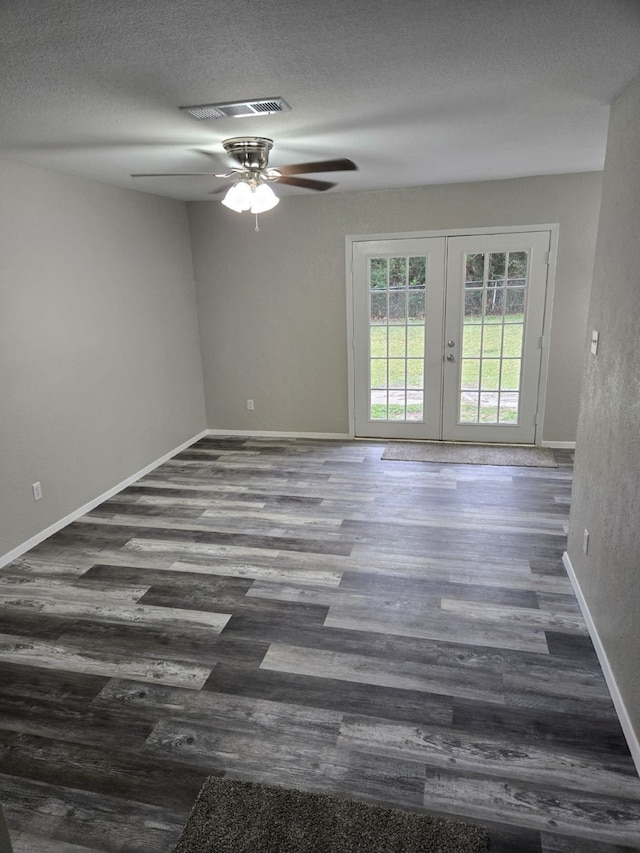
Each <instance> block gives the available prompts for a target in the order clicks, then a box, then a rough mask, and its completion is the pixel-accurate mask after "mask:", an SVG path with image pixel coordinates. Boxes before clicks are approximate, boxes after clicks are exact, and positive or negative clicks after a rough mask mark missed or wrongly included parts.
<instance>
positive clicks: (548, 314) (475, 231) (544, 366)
mask: <svg viewBox="0 0 640 853" xmlns="http://www.w3.org/2000/svg"><path fill="white" fill-rule="evenodd" d="M559 228H560V226H559V225H558V223H548V224H537V225H504V226H502V225H500V226H497V225H496V226H486V227H482V228H448V229H439V230H435V231H401V232H385V233H381V234H380V233H378V234H348V235H346V236H345V281H346V299H347V305H346V309H347V310H346V320H347V392H348V406H349V437H350V438H352V439H353V438H355V434H356V433H355V359H354V344H355V342H354V325H353V324H354V311H353V298H354V278H353V247H354V244H355V243H359V242H363V241H373V240H404V239H413V238H418V239H421V238H429V237H466V236H476V235H482V234H517V233H523V232H531V231H547V232H550V235H551V240H550V251H549V264H548V271H547V290H546V300H545V310H544V322H543V331H542V338H543V346H542V358H541V363H540V382H539V387H538V422H537V425H536V435H535V444H536V445H538V446H542V441H543V438H542V431H543V425H544V414H545V401H546V393H547V379H548V375H549V341H550V333H551V319H552V311H553V298H554V291H555V273H556V259H557V249H558V236H559Z"/></svg>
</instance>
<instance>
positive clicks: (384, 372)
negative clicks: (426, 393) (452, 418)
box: [370, 313, 524, 423]
mask: <svg viewBox="0 0 640 853" xmlns="http://www.w3.org/2000/svg"><path fill="white" fill-rule="evenodd" d="M465 319H472V322H465V324H464V327H463V340H462V366H461V389H462V392H463V393H462V399H461V412H460V420H461V421H462V422H467V423H469V422H471V423H474V422H477V421H478V420H479V421H480V422H488V423H496V422H498V420H499V421H500V422H501V423H504V422H507V423H508V422H514V421H516V420H517V403H518V391H519V388H520V364H521V353H522V335H523V328H524V327H523V315H522V314H521V313H512V314H508V315H507V316H506V317H505V318H504V322H503V317H502V316H501V315H498V316H491V315H489V316H485V318H484V323H481V322H479V321H478V320H479V319H480V318H476V317H473V318H465ZM424 347H425V329H424V321H422V322H420V324H418V323H414V324H411V323H410V324H409V325H404V324H398V325H395V324H389V325H387V323H380V324H375V325H372V326H371V363H370V369H371V389H372V391H373V392H374V393H373V394H372V398H373V399H372V404H371V417H372V418H373V419H377V420H404V419H405V417H406V418H407V419H408V420H416V419H420V418H421V417H422V409H423V403H422V394H421V393H420V392H421V391H422V388H423V385H424V376H423V369H424V366H423V365H424ZM386 389H389V392H390V393H389V405H388V411H387V403H386V394H384V395H383V394H381V395H380V398H382V397H383V396H384V398H385V399H384V400H383V399H380V401H375V396H376V395H375V390H380V391H381V392H382V391H385V390H386ZM405 389H406V390H407V392H408V394H407V398H408V399H407V401H406V414H405V399H404V391H405ZM394 390H395V391H396V395H394V393H393V391H394ZM398 392H401V393H398ZM498 392H501V394H500V397H501V398H502V399H501V400H500V403H501V406H500V412H499V411H498V400H499V395H498ZM504 392H509V393H508V395H506V394H505V393H504ZM479 393H481V394H482V396H481V398H480V400H479V399H478V394H479ZM393 396H396V397H397V400H396V401H394V400H393ZM411 398H413V400H412V399H411ZM478 402H480V405H478Z"/></svg>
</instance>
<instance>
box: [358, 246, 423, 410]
mask: <svg viewBox="0 0 640 853" xmlns="http://www.w3.org/2000/svg"><path fill="white" fill-rule="evenodd" d="M426 274H427V258H426V256H424V255H422V256H413V255H411V256H409V255H407V256H399V255H394V256H389V257H383V256H380V257H371V258H369V299H370V319H369V326H370V328H369V344H370V350H369V419H370V420H388V421H409V420H412V421H423V420H424V354H425V304H426V303H425V299H426Z"/></svg>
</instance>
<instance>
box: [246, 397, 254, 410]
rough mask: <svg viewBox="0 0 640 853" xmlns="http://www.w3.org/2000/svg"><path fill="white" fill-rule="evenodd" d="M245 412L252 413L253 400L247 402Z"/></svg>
mask: <svg viewBox="0 0 640 853" xmlns="http://www.w3.org/2000/svg"><path fill="white" fill-rule="evenodd" d="M247 411H249V412H252V411H253V400H247Z"/></svg>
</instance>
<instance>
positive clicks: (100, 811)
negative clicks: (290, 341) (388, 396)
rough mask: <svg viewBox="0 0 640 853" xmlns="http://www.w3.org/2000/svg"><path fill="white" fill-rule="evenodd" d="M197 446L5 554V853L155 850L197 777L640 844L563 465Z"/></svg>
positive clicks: (173, 835) (584, 841) (510, 839)
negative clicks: (570, 556) (571, 570)
mask: <svg viewBox="0 0 640 853" xmlns="http://www.w3.org/2000/svg"><path fill="white" fill-rule="evenodd" d="M382 450H383V445H382V444H380V443H373V442H371V443H369V442H322V441H306V440H305V441H303V440H297V441H294V440H292V441H272V440H257V439H256V440H251V439H238V438H228V439H225V438H220V439H218V438H215V439H214V438H208V439H203V440H202V441H200V442H198V443H197V444H196V445H194V446H192V447H191V448H189V449H188V450H187V451H185V452H183V453H181V454H179V455H178V456H176V457H175V458H174V459H172V460H170V461H169V462H167V463H165V464H164V465H162V466H161V467H160V468H157V469H156V470H155V471H153V472H152V473H151V474H149V475H148V476H146V477H145V478H144V479H143V480H140V481H139V482H138V483H136V484H135V485H134V486H131V487H130V488H128V489H126V490H125V491H123V492H121V493H120V494H118V495H116V496H115V497H114V498H112V499H111V500H109V501H107V502H106V503H104V504H102V505H101V506H99V507H98V508H97V509H95V510H94V511H93V512H91V513H89V514H88V515H86V516H84V517H83V518H81V519H79V520H78V521H76V522H74V523H73V524H71V525H69V526H68V527H67V528H65V529H64V530H62V531H60V532H59V533H58V534H56V535H55V536H52V537H51V538H50V539H48V540H47V541H46V542H44V543H42V544H41V545H39V546H38V547H37V548H34V549H33V550H32V551H30V552H29V553H28V554H26V555H24V556H23V557H21V558H20V559H18V560H16V561H14V562H13V563H12V564H10V565H8V566H6V567H5V568H4V569H3V570H1V571H0V798H1V799H2V802H3V803H4V806H5V811H6V816H7V820H8V823H9V826H10V830H11V832H12V836H13V838H14V844H15V850H16V853H45V851H46V853H62V851H69V853H91V852H92V851H120V852H121V853H125V851H126V853H134V851H135V853H143V851H144V853H152V851H153V853H169V851H171V850H172V848H173V845H174V844H175V842H176V841H177V838H178V836H179V834H180V831H181V828H182V826H183V824H184V822H185V820H186V817H187V814H188V812H189V809H190V807H191V805H192V804H193V801H194V799H195V797H196V794H197V793H198V790H199V789H200V786H201V785H202V783H203V781H204V779H205V777H206V776H208V775H219V776H223V775H227V776H230V777H235V778H240V779H252V780H256V781H261V782H267V783H275V784H282V785H289V786H297V787H299V788H303V789H310V790H316V791H328V792H335V793H340V794H345V795H348V796H351V797H355V798H359V799H363V800H367V801H369V802H375V803H380V804H385V805H394V806H402V807H405V808H409V809H413V810H420V811H422V810H424V811H427V812H431V813H435V814H442V815H449V816H455V817H457V818H462V819H465V818H467V819H470V820H474V821H477V822H479V823H482V824H483V825H485V826H487V828H488V829H489V832H490V836H491V850H492V851H493V853H511V851H513V853H622V851H624V850H627V851H629V850H636V851H638V850H640V781H639V780H638V776H637V774H636V771H635V768H634V766H633V763H632V760H631V757H630V755H629V752H628V749H627V746H626V744H625V741H624V738H623V735H622V731H621V729H620V725H619V723H618V720H617V718H616V715H615V712H614V709H613V705H612V703H611V699H610V696H609V694H608V691H607V688H606V685H605V682H604V679H603V676H602V673H601V671H600V668H599V666H598V662H597V659H596V656H595V653H594V651H593V647H592V644H591V641H590V639H589V636H588V634H587V630H586V627H585V624H584V621H583V619H582V616H581V614H580V610H579V608H578V605H577V602H576V599H575V597H574V595H573V592H572V589H571V586H570V583H569V580H568V579H567V576H566V574H565V571H564V568H563V565H562V561H561V557H562V552H563V550H564V548H565V544H566V525H567V516H568V510H569V499H570V491H571V454H569V453H568V452H566V451H564V452H560V451H556V454H557V458H558V462H559V467H558V468H557V469H537V468H497V467H487V466H457V465H438V464H429V463H412V462H391V461H384V462H383V461H381V459H380V456H381V453H382Z"/></svg>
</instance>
